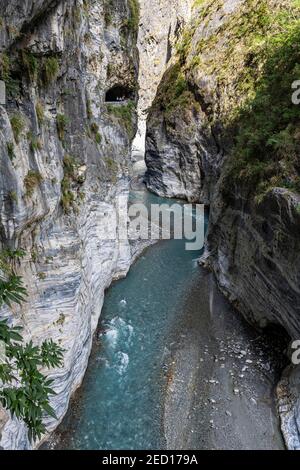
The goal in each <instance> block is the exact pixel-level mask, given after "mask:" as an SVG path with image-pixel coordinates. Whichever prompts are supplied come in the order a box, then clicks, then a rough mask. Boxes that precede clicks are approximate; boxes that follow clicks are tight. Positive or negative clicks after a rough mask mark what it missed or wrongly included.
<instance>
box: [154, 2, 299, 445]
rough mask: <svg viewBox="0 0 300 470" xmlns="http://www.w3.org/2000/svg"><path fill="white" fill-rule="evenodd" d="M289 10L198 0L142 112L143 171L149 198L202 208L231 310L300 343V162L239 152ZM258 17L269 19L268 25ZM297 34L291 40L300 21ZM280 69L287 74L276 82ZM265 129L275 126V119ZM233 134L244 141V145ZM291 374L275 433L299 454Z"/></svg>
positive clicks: (210, 252)
mask: <svg viewBox="0 0 300 470" xmlns="http://www.w3.org/2000/svg"><path fill="white" fill-rule="evenodd" d="M200 3H201V2H200ZM290 8H291V4H290V2H278V1H267V2H256V1H251V2H248V1H244V0H226V1H220V2H218V1H214V2H212V1H207V2H202V5H200V7H199V8H198V9H195V10H194V12H193V15H192V16H193V20H192V21H191V24H190V25H189V27H188V28H187V29H186V31H185V33H184V36H183V40H182V41H179V43H178V46H177V50H176V53H175V54H174V55H173V56H172V58H171V60H170V63H169V68H168V70H167V71H166V73H165V74H164V77H163V79H162V81H161V83H160V85H159V88H158V93H157V95H156V98H155V100H154V103H153V105H152V107H151V109H150V112H149V118H148V128H147V141H146V164H147V168H148V169H147V185H148V188H149V189H150V190H151V191H153V192H155V193H157V194H159V195H161V196H167V197H179V198H184V199H188V200H190V201H200V202H204V203H206V204H208V205H209V206H210V224H209V230H208V236H207V244H206V256H205V264H206V265H207V266H209V267H210V268H211V269H212V270H213V271H214V273H215V274H216V277H217V280H218V282H219V286H220V287H221V289H222V291H223V292H224V293H225V294H226V295H227V296H228V297H229V299H230V300H231V302H232V303H233V304H234V305H235V306H236V307H237V309H238V310H239V311H240V312H242V313H243V314H244V316H245V317H246V318H247V319H248V320H250V321H251V322H252V323H254V324H256V325H257V326H259V327H265V326H267V325H268V324H276V325H280V326H281V327H283V328H284V329H285V331H286V332H288V334H289V335H290V337H291V338H292V339H299V334H300V290H299V285H300V278H299V273H300V258H299V256H300V238H299V230H300V215H299V202H300V196H299V186H297V184H298V183H297V182H298V181H299V167H298V164H297V159H296V158H295V159H294V160H292V159H293V156H292V155H293V150H291V151H290V154H288V152H287V149H288V148H289V147H287V145H285V146H284V148H283V151H282V152H279V151H278V147H276V145H278V144H276V145H275V146H274V151H273V154H272V152H270V150H269V147H268V145H271V141H270V142H269V143H268V144H267V145H265V148H266V153H265V155H260V157H258V152H259V150H257V151H256V155H254V154H253V157H252V159H253V160H252V163H251V161H250V162H247V160H246V157H244V153H243V150H245V149H246V147H247V145H248V142H249V145H250V144H251V145H252V148H254V145H255V143H253V141H251V136H255V134H256V133H257V134H258V135H259V136H260V134H259V131H260V130H261V129H263V127H262V126H263V125H265V126H266V129H267V127H268V123H267V119H268V116H269V117H270V114H269V112H270V109H272V108H269V111H268V109H264V110H262V109H261V102H262V101H261V102H259V101H258V99H256V100H255V96H258V97H259V96H263V97H264V99H266V97H267V99H269V98H270V96H271V97H272V100H273V101H272V103H273V106H274V102H275V101H274V99H273V95H272V93H274V90H275V89H276V87H275V85H274V84H273V86H270V85H269V84H270V76H271V74H270V70H274V66H272V63H273V62H272V61H275V62H276V64H280V63H281V62H280V61H281V59H280V57H281V54H282V52H281V47H278V49H276V47H275V48H273V52H272V50H271V51H270V50H269V49H267V48H265V47H266V44H265V42H264V39H265V38H268V39H269V40H270V41H272V36H274V35H276V34H277V33H278V30H277V29H276V27H277V26H276V25H277V23H276V21H277V18H279V17H280V15H284V14H288V13H287V12H289V9H290ZM258 12H259V14H258ZM277 14H278V16H276V15H277ZM272 15H274V17H272ZM271 17H272V18H273V19H272V21H271V22H270V24H269V25H268V18H271ZM281 17H282V16H281ZM258 18H261V19H262V18H264V19H266V21H265V23H264V25H262V23H260V21H259V20H258ZM264 28H265V29H264ZM295 30H296V32H295V34H297V25H296V26H295ZM254 36H255V37H254ZM259 37H260V38H261V40H260V41H258V38H259ZM256 40H257V41H258V42H256ZM277 45H278V43H277ZM271 49H272V48H271ZM275 50H276V52H274V51H275ZM266 51H267V53H265V52H266ZM272 54H273V55H272ZM285 54H286V52H285ZM291 63H292V64H295V61H293V60H291ZM291 67H292V66H291ZM288 73H289V72H288V70H283V72H282V74H281V76H288ZM284 74H285V75H284ZM261 83H263V84H264V86H265V88H263V87H261V88H260V86H261ZM277 83H278V82H277ZM268 86H269V88H268ZM281 86H282V87H284V86H285V87H286V89H287V91H286V95H283V94H282V96H284V98H282V102H280V103H279V107H278V109H279V110H280V111H278V116H279V115H280V112H281V113H282V112H283V111H282V110H283V109H284V107H283V106H286V108H287V109H291V106H292V105H291V100H290V91H289V90H290V87H291V84H290V83H289V82H288V81H287V83H286V84H283V83H282V84H281ZM266 90H268V93H269V95H268V94H267V92H266ZM270 90H271V91H270ZM256 93H258V95H257V94H256ZM260 94H261V95H260ZM278 95H279V93H278V92H277V95H276V99H277V97H278ZM285 96H286V97H287V98H285ZM251 100H252V101H251ZM284 100H286V101H284ZM266 102H267V101H266ZM283 102H284V103H283ZM272 103H271V104H270V106H272ZM247 106H252V109H254V110H255V111H253V113H254V117H253V119H255V113H257V114H256V115H259V116H260V117H261V118H262V119H261V121H260V124H257V125H256V127H255V129H257V130H256V131H255V130H254V132H253V131H251V132H250V131H249V130H248V131H247V125H249V122H251V114H249V115H247V116H248V117H247V120H244V121H243V112H242V111H240V110H242V109H246V111H244V112H246V113H247V109H248V108H247ZM243 107H244V108H243ZM249 109H251V108H249ZM291 112H295V110H292V111H291ZM259 113H260V114H259ZM252 116H253V114H252ZM270 119H271V118H270ZM264 120H265V121H264ZM257 121H258V119H257ZM264 122H266V124H264ZM268 122H270V120H269V121H268ZM286 124H287V127H288V125H289V124H290V123H289V122H287V123H286ZM272 125H274V129H277V128H278V129H280V126H277V122H276V117H275V118H274V122H272ZM276 126H277V127H276ZM241 129H242V131H243V130H244V129H246V131H247V132H248V133H246V131H244V132H245V133H244V134H242V133H241ZM273 132H274V134H275V131H273ZM277 132H278V131H277ZM287 132H288V131H287ZM245 135H246V137H247V139H246V138H245ZM236 136H241V137H240V139H241V138H243V139H244V142H245V145H244V148H241V147H239V141H237V140H236ZM269 137H270V135H269ZM293 139H294V137H292V138H291V140H293ZM240 141H241V140H240ZM262 142H263V139H262ZM276 142H277V141H276ZM261 148H262V146H261ZM236 149H238V151H236ZM267 152H269V153H270V157H269V159H270V160H269V162H272V163H271V164H270V163H268V162H267V163H262V164H261V163H259V162H257V159H258V158H260V159H261V161H263V162H264V160H266V159H267V158H266V155H269V153H267ZM272 155H273V156H272ZM274 155H276V161H275V162H274V161H273V159H274ZM234 158H235V159H236V160H235V161H234ZM238 158H240V160H238ZM242 158H244V160H242ZM240 162H241V166H240V167H239V166H238V165H239V164H240ZM287 162H290V163H291V164H288V163H287ZM264 165H265V166H264ZM260 169H261V172H260ZM283 174H284V177H282V175H283ZM258 181H259V183H258ZM297 188H298V189H297ZM298 369H299V368H298V367H291V368H290V369H288V370H287V371H286V374H285V377H284V379H283V382H282V383H281V384H280V385H279V388H278V403H279V411H280V414H281V418H282V430H283V433H284V437H285V440H286V443H287V446H288V447H289V448H291V449H295V448H300V438H299V436H300V399H299V396H300V387H299V370H298Z"/></svg>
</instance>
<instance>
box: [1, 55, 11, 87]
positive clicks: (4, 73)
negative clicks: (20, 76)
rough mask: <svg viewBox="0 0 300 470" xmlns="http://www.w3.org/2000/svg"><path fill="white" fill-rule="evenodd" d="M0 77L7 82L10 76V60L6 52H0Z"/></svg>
mask: <svg viewBox="0 0 300 470" xmlns="http://www.w3.org/2000/svg"><path fill="white" fill-rule="evenodd" d="M0 77H1V80H3V81H5V82H7V81H8V80H9V78H10V60H9V57H8V55H7V54H5V53H4V52H2V54H0Z"/></svg>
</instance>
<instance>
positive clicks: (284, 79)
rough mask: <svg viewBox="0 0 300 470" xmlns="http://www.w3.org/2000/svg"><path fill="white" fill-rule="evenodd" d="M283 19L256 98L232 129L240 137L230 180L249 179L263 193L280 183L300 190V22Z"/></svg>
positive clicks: (269, 46) (266, 51)
mask: <svg viewBox="0 0 300 470" xmlns="http://www.w3.org/2000/svg"><path fill="white" fill-rule="evenodd" d="M298 18H299V16H298ZM277 19H278V17H277ZM278 21H280V24H281V31H280V32H279V33H277V34H274V36H273V37H271V38H270V39H269V40H268V42H267V44H266V45H265V47H264V49H263V54H264V56H265V57H266V60H265V64H264V67H263V70H262V76H261V78H260V80H259V81H258V82H257V85H256V88H255V95H254V97H253V98H251V99H249V100H248V101H247V102H246V103H245V105H244V107H243V108H242V109H241V110H240V112H239V113H238V115H237V117H236V119H235V120H234V121H233V123H231V126H230V127H229V130H230V132H231V133H232V132H235V133H236V142H235V146H234V150H233V154H232V159H231V171H230V176H231V177H233V178H235V179H237V180H243V181H245V180H246V181H248V182H249V184H250V183H251V186H252V190H255V191H256V192H257V193H261V192H266V191H268V190H269V189H270V188H271V187H272V186H274V185H275V186H283V187H287V188H289V189H292V190H295V191H299V190H300V186H299V173H298V171H299V164H298V158H299V154H300V108H299V106H296V105H294V104H293V103H292V100H291V94H292V89H291V85H292V83H293V82H294V81H295V80H298V79H299V76H300V75H299V74H300V20H299V19H297V20H294V22H292V21H291V19H290V17H286V19H285V20H284V15H283V14H281V15H280V17H279V19H278Z"/></svg>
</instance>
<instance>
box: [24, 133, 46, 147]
mask: <svg viewBox="0 0 300 470" xmlns="http://www.w3.org/2000/svg"><path fill="white" fill-rule="evenodd" d="M27 138H28V141H29V143H30V149H31V150H32V152H37V151H38V150H41V149H42V142H41V140H40V139H39V137H38V136H37V135H34V134H33V133H32V132H28V134H27Z"/></svg>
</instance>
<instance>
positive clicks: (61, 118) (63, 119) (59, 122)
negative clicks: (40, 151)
mask: <svg viewBox="0 0 300 470" xmlns="http://www.w3.org/2000/svg"><path fill="white" fill-rule="evenodd" d="M69 122H70V120H69V118H68V117H67V116H65V115H64V114H58V115H57V118H56V126H57V132H58V137H59V139H60V140H64V137H65V131H66V127H67V125H68V124H69Z"/></svg>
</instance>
